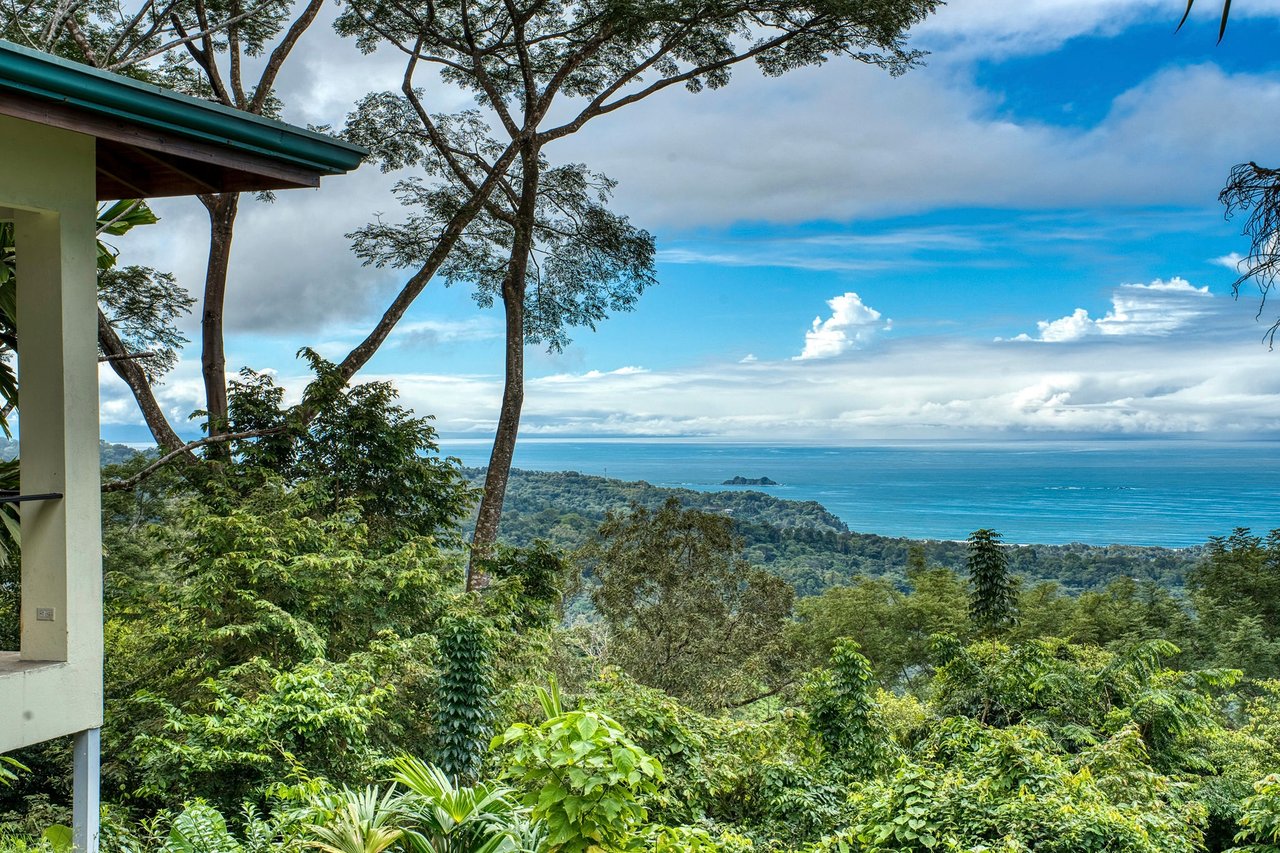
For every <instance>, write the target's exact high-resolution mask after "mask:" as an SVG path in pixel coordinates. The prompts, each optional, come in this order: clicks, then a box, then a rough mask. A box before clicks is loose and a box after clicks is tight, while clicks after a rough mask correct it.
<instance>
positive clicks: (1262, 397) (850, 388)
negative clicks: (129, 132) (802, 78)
mask: <svg viewBox="0 0 1280 853" xmlns="http://www.w3.org/2000/svg"><path fill="white" fill-rule="evenodd" d="M1180 299H1181V300H1186V304H1189V305H1191V306H1193V307H1195V306H1199V307H1201V308H1203V309H1204V310H1203V311H1202V313H1201V314H1199V315H1197V316H1196V317H1195V318H1194V322H1192V320H1193V318H1192V316H1191V315H1190V314H1189V313H1188V312H1187V310H1185V309H1180V308H1178V307H1177V306H1178V305H1179V304H1180V303H1179V302H1178V300H1180ZM831 303H832V304H831V313H830V315H829V316H827V317H826V318H822V317H820V318H818V324H817V329H816V331H818V332H820V333H821V332H823V331H824V328H823V327H824V326H825V325H826V324H828V323H830V322H832V321H834V320H836V319H837V318H843V319H844V322H845V324H846V326H847V328H845V329H844V335H845V337H844V342H845V344H844V348H843V350H842V351H841V352H839V353H832V354H829V355H827V357H823V358H807V359H798V358H794V359H788V358H780V359H774V360H769V359H764V358H756V359H754V360H745V359H744V360H742V361H736V360H734V359H732V358H728V357H726V358H723V359H719V360H711V361H708V362H705V363H700V364H697V365H689V366H683V367H675V368H668V369H653V368H646V367H645V366H643V365H639V364H629V365H624V366H620V367H617V368H615V369H595V370H578V371H565V370H560V371H557V372H555V373H553V374H550V375H543V376H538V375H530V376H529V378H528V379H527V381H526V397H525V407H524V412H525V414H524V419H523V422H522V427H521V432H522V434H525V435H543V436H556V435H566V436H568V435H685V436H688V435H694V436H711V437H724V438H736V439H745V438H752V439H758V438H759V437H760V436H762V435H786V436H787V437H788V438H791V439H795V440H831V439H834V440H839V439H845V438H849V439H853V438H887V437H911V436H918V437H934V438H937V437H947V436H953V437H963V436H975V435H982V436H999V435H1003V434H1009V433H1018V434H1062V435H1093V434H1125V435H1157V434H1162V433H1201V434H1213V435H1261V434H1275V433H1276V432H1277V431H1280V370H1277V369H1276V368H1277V365H1280V361H1277V359H1280V355H1278V354H1276V353H1272V352H1270V351H1268V349H1267V348H1266V347H1265V346H1263V345H1261V344H1259V343H1258V337H1257V334H1256V333H1255V332H1256V329H1257V326H1256V325H1255V324H1254V323H1253V312H1252V310H1251V309H1250V308H1249V307H1248V306H1242V305H1240V304H1238V303H1236V302H1234V301H1232V300H1226V299H1214V298H1212V297H1210V296H1208V294H1206V293H1204V292H1203V291H1202V290H1201V289H1200V288H1196V287H1194V286H1192V285H1191V284H1189V283H1187V282H1185V281H1181V280H1176V279H1175V280H1170V281H1167V282H1156V283H1154V284H1149V285H1128V286H1125V287H1121V288H1117V290H1116V299H1115V301H1114V303H1113V309H1112V310H1111V311H1109V312H1107V313H1106V315H1104V317H1103V318H1100V319H1098V320H1092V319H1091V322H1092V323H1093V324H1094V325H1095V326H1097V325H1098V324H1099V323H1102V322H1103V321H1104V320H1105V321H1106V326H1105V328H1108V329H1112V330H1114V329H1118V328H1122V327H1123V328H1127V329H1145V330H1146V331H1145V332H1143V333H1141V334H1132V333H1114V332H1103V331H1094V332H1091V333H1087V334H1084V335H1083V336H1081V337H1078V338H1076V339H1074V342H1073V345H1071V346H1047V345H1042V346H1029V345H1023V346H1011V345H1010V344H1009V343H1007V342H997V341H978V340H971V339H966V338H963V337H959V336H955V337H947V336H941V335H931V336H930V337H928V338H922V337H911V338H906V337H887V338H885V339H884V340H882V341H879V342H878V345H877V346H874V347H865V348H857V347H854V346H848V345H847V344H848V341H849V339H850V337H853V338H855V339H856V338H857V336H858V334H859V333H860V332H864V331H866V330H868V329H879V328H882V327H883V326H884V321H883V319H882V318H879V317H875V318H874V319H873V317H872V314H873V313H875V312H874V309H870V308H868V306H866V305H865V304H863V303H862V302H861V300H859V299H857V298H856V295H854V294H852V293H849V294H843V295H841V296H838V297H835V298H834V299H832V300H831ZM1157 306H1162V307H1161V308H1160V309H1159V311H1158V310H1157ZM1161 311H1163V313H1160V312H1161ZM1122 315H1123V318H1122ZM1086 316H1087V314H1086ZM1171 318H1177V319H1171ZM1126 323H1128V324H1130V325H1128V326H1127V327H1126V326H1125V324H1126ZM1175 323H1176V325H1172V326H1171V324H1175ZM1169 328H1173V329H1174V331H1175V332H1176V333H1174V334H1159V333H1155V332H1153V331H1152V330H1155V329H1169ZM810 331H811V332H813V331H815V329H811V330H810ZM815 346H817V344H815ZM307 379H308V377H307V376H306V375H305V374H304V373H303V372H302V371H301V370H299V371H297V372H296V374H294V375H291V376H281V377H280V378H279V381H280V383H281V384H282V385H283V386H285V387H286V388H287V389H288V391H289V393H288V399H289V400H296V399H297V395H298V393H299V392H300V390H301V389H302V388H303V387H304V386H305V384H306V381H307ZM361 379H362V380H363V381H373V380H378V379H388V380H391V381H392V382H393V383H394V384H395V386H396V387H397V389H398V390H399V391H400V393H401V400H402V402H403V403H404V405H406V406H409V407H411V408H413V409H414V410H415V411H417V412H418V413H420V414H424V415H425V414H433V415H435V416H436V418H437V420H436V422H435V423H436V426H437V427H438V428H439V429H440V430H441V431H442V432H445V433H449V434H472V435H490V434H491V433H492V430H493V428H494V424H495V421H496V418H497V413H498V409H499V406H500V403H501V399H502V381H501V377H500V376H499V375H497V374H496V373H484V374H478V373H472V374H458V375H453V374H448V373H444V372H441V373H412V372H404V373H396V374H385V373H371V374H369V375H362V376H361ZM128 393H129V392H128V390H127V389H126V388H124V386H123V385H122V384H120V383H119V382H118V380H115V379H114V377H113V376H110V375H109V374H108V373H106V372H105V371H104V381H103V421H104V423H110V424H126V423H138V422H139V418H138V415H137V413H136V409H132V408H131V406H130V405H129V403H128ZM201 393H202V392H201V386H200V383H199V369H198V365H196V364H183V365H180V367H179V370H178V371H176V372H175V375H174V376H173V377H171V379H170V381H169V382H168V383H166V385H165V386H163V387H162V388H161V389H160V394H159V396H160V401H161V405H162V406H163V407H164V408H165V410H166V412H169V413H170V414H171V415H172V416H173V417H174V418H175V421H176V422H177V423H188V422H187V421H186V420H185V418H186V415H187V414H188V413H190V412H191V410H192V409H194V408H197V407H199V406H200V405H201V404H202V398H201ZM188 431H190V430H188Z"/></svg>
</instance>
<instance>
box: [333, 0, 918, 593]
mask: <svg viewBox="0 0 1280 853" xmlns="http://www.w3.org/2000/svg"><path fill="white" fill-rule="evenodd" d="M937 5H938V3H937V0H876V2H868V1H867V0H823V2H819V3H811V2H791V0H783V2H776V1H775V0H768V2H745V3H725V2H721V0H694V2H654V3H615V2H609V0H583V2H555V3H546V2H543V0H482V2H457V0H451V2H444V3H440V2H436V0H426V2H421V0H419V2H408V3H404V2H399V0H396V2H390V0H356V2H353V3H349V4H347V5H346V7H345V8H344V11H343V14H342V15H341V16H340V18H339V20H338V28H339V30H340V31H341V32H343V33H345V34H348V35H351V36H354V37H355V38H356V39H357V43H358V44H359V45H360V46H361V48H362V49H364V50H375V49H377V48H379V47H383V46H389V47H391V48H394V49H396V50H399V51H401V52H402V53H403V54H404V55H405V57H406V61H405V72H404V77H403V81H402V85H401V88H400V91H399V92H398V93H391V92H388V93H383V94H381V95H379V96H377V97H375V98H371V99H366V101H365V102H364V103H363V104H362V105H361V108H360V109H359V110H357V112H356V113H355V114H354V116H353V118H352V120H350V121H349V122H348V129H349V133H351V135H352V136H353V138H356V139H359V140H360V141H362V142H364V143H365V144H367V145H369V146H370V147H371V148H373V149H374V151H375V152H376V154H377V156H378V157H379V158H380V159H381V161H382V163H383V166H384V168H388V169H391V168H401V167H405V166H418V167H421V168H423V169H425V170H426V171H427V172H428V174H429V175H430V176H431V177H433V178H434V179H436V181H437V182H438V183H437V184H436V185H435V187H434V188H433V189H431V190H430V191H426V190H425V189H424V188H423V187H422V185H420V184H415V183H413V182H407V183H402V184H401V186H400V187H399V189H398V192H399V195H400V197H401V200H402V201H403V202H406V203H408V204H409V205H410V206H412V207H413V208H414V210H415V211H416V213H415V214H414V215H413V216H411V217H410V219H409V221H408V222H407V223H406V224H405V225H404V226H403V227H394V228H391V229H387V228H385V227H384V226H382V225H381V224H374V225H373V226H370V228H368V229H366V230H364V231H362V232H361V233H360V234H359V235H357V248H358V250H359V251H360V252H361V254H362V255H363V256H364V257H365V259H366V260H367V261H369V262H371V263H375V264H392V265H396V266H400V267H405V268H409V269H414V270H415V272H414V273H413V274H412V276H411V277H410V278H409V280H408V281H407V282H406V284H405V286H404V289H403V290H402V292H401V294H400V295H399V296H398V297H397V299H396V301H395V302H394V303H393V306H392V308H391V309H389V310H388V312H387V314H386V315H385V316H384V318H383V320H382V321H381V322H380V323H379V324H378V326H377V327H375V329H374V331H373V332H372V333H371V334H370V336H369V337H368V339H367V340H366V341H365V343H363V344H361V346H360V347H357V348H356V350H353V353H352V356H355V355H356V354H357V353H362V352H364V351H365V350H370V351H371V350H372V349H374V348H376V347H377V346H378V344H379V343H380V342H381V340H383V339H385V337H386V335H387V334H388V333H389V331H390V328H391V327H392V326H393V325H394V324H395V322H396V321H397V320H398V319H399V317H400V316H402V315H403V312H404V309H405V308H407V306H408V304H409V303H410V302H412V300H413V299H414V298H415V297H416V296H417V294H418V293H420V292H421V291H422V289H423V288H424V287H425V286H426V284H427V283H428V282H429V281H430V280H431V279H432V277H433V276H435V275H436V274H438V273H441V272H443V273H445V274H446V276H447V277H452V278H455V279H461V280H466V281H470V282H472V283H474V284H475V286H476V294H477V298H478V300H479V301H480V303H481V304H482V305H484V304H489V303H491V302H495V301H497V300H498V299H499V298H500V299H501V301H502V305H503V310H504V312H505V315H506V355H505V368H504V384H503V401H502V407H501V410H500V412H499V417H498V426H497V433H496V436H495V440H494V445H493V451H492V453H491V456H490V463H489V467H488V471H487V474H486V480H485V490H484V495H483V498H482V500H481V505H480V511H479V517H478V519H477V523H476V528H475V534H474V538H473V548H474V551H475V553H477V554H480V555H483V554H484V553H485V551H487V550H488V549H489V548H490V547H491V546H492V544H493V543H494V542H495V541H496V540H497V535H498V525H499V521H500V519H501V513H502V503H503V500H504V497H505V492H506V485H507V478H508V475H509V472H510V467H511V458H512V454H513V452H514V447H515V442H516V437H517V433H518V430H519V422H520V415H521V411H522V407H523V403H524V384H523V376H524V361H523V347H524V345H525V343H526V342H536V341H546V342H548V343H550V344H552V346H555V345H557V343H558V342H559V341H560V340H561V339H560V337H559V334H560V330H562V329H563V328H565V327H567V326H573V325H587V326H592V325H594V323H595V322H597V321H598V320H600V319H603V317H604V316H605V311H606V309H611V310H617V309H619V308H625V307H629V304H630V302H631V301H632V300H634V297H635V296H636V295H638V293H639V291H640V290H641V289H642V288H643V286H644V285H645V284H647V283H648V282H649V281H650V279H651V271H650V264H651V260H652V249H651V245H650V240H649V238H648V235H647V234H644V233H643V232H639V231H636V230H635V229H632V228H631V227H630V226H628V225H627V224H626V222H625V220H623V219H620V218H618V217H614V216H612V215H610V214H608V213H607V211H605V210H604V208H603V207H602V206H601V205H600V204H599V203H594V202H593V203H591V204H589V205H585V206H584V205H583V204H581V203H580V202H574V203H572V204H570V205H569V206H568V208H567V209H561V208H560V207H559V206H560V204H561V203H562V202H561V201H559V200H558V199H557V196H563V194H564V190H563V187H564V184H565V181H570V182H571V184H572V185H573V186H575V187H579V188H585V187H591V188H594V189H595V191H596V192H597V198H600V199H601V200H602V198H603V197H602V196H601V195H600V193H601V192H602V191H604V190H607V188H608V186H609V185H608V184H607V183H606V182H605V181H604V179H602V178H600V177H599V176H596V175H594V174H593V173H591V172H589V171H588V170H586V169H585V168H584V167H582V166H572V167H554V166H551V165H550V164H549V162H548V160H547V157H546V151H547V150H548V148H549V146H551V145H552V144H553V143H555V142H557V141H558V140H561V139H564V138H566V137H568V136H571V135H572V134H574V133H577V132H578V131H579V130H581V129H582V128H583V127H585V126H586V125H587V124H588V123H589V122H591V121H593V120H595V119H597V118H600V117H602V116H605V115H608V114H610V113H613V112H616V111H618V110H620V109H622V108H624V107H627V106H629V105H631V104H635V103H637V102H639V101H642V100H644V99H646V98H648V97H649V96H651V95H654V94H657V93H658V92H661V91H664V90H666V89H670V88H673V87H676V86H682V87H684V88H685V89H687V90H689V91H691V92H698V91H701V90H703V89H706V88H711V89H715V88H720V87H722V86H724V85H726V84H727V83H728V82H729V79H730V75H731V72H732V70H733V68H734V67H735V66H737V65H739V64H741V63H744V62H754V63H755V64H756V65H757V66H758V67H759V68H760V70H761V71H763V72H764V73H765V74H767V75H770V76H777V75H781V74H784V73H786V72H787V71H790V70H793V69H795V68H799V67H803V66H809V65H817V64H820V63H823V62H825V61H827V60H828V59H830V58H832V57H838V56H845V57H850V58H853V59H855V60H858V61H862V62H867V63H870V64H874V65H878V66H880V67H883V68H885V69H887V70H889V71H890V72H891V73H901V72H903V71H905V70H906V69H907V68H909V67H910V66H911V65H913V64H915V63H916V62H917V60H918V59H919V54H918V53H917V52H915V51H911V50H908V49H907V47H906V45H905V37H906V35H905V34H906V31H907V29H908V28H909V27H910V26H912V25H913V24H915V23H917V22H918V21H920V20H921V19H923V18H924V17H925V16H926V15H928V14H929V13H930V12H932V11H933V9H934V8H935V7H936V6H937ZM421 69H432V70H436V71H438V72H439V74H440V77H441V79H442V80H443V81H444V82H445V83H447V84H450V85H454V86H459V87H461V88H463V89H464V90H466V91H469V92H471V93H473V94H474V95H475V97H476V101H477V104H478V106H479V108H480V109H478V110H472V111H467V112H464V113H461V114H455V115H440V114H437V113H435V112H433V111H432V107H431V105H430V101H429V99H428V98H427V96H426V91H425V89H424V88H423V85H424V84H423V82H422V81H421V80H420V79H419V77H418V75H419V71H420V70H421ZM562 101H563V102H566V103H563V104H562V103H561V102H562ZM494 126H496V127H497V130H494V129H493V127H494ZM575 193H576V195H577V197H578V198H585V194H584V193H583V192H582V191H581V190H580V189H575ZM549 208H551V209H549ZM553 211H554V216H553V220H554V221H555V222H558V223H561V224H565V223H566V222H567V224H568V225H569V226H570V231H569V234H568V235H565V234H564V233H563V228H562V227H561V226H560V225H552V226H550V227H548V225H547V217H548V216H549V215H551V214H552V213H553ZM459 247H462V251H461V255H460V256H458V257H456V258H455V255H454V250H455V249H457V248H459ZM475 247H482V248H481V249H479V250H477V249H476V248H475ZM582 252H586V255H585V256H582V255H581V254H579V253H582ZM571 286H576V287H577V288H578V290H577V292H576V293H575V292H574V290H573V289H572V287H571ZM584 309H585V310H584ZM362 348H364V349H362ZM352 356H349V357H348V358H351V357H352ZM473 580H474V579H473Z"/></svg>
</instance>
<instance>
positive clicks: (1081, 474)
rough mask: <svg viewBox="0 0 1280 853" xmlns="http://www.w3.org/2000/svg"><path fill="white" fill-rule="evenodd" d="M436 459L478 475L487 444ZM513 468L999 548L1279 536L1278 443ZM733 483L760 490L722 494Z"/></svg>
mask: <svg viewBox="0 0 1280 853" xmlns="http://www.w3.org/2000/svg"><path fill="white" fill-rule="evenodd" d="M441 449H442V451H443V452H444V453H446V454H449V455H453V456H457V457H459V458H460V459H462V461H463V462H464V463H465V464H467V465H473V466H483V465H485V464H487V462H488V455H489V443H488V441H486V440H480V439H447V440H443V441H442V442H441ZM515 467H517V468H527V469H532V470H538V471H578V472H580V473H583V474H596V475H599V476H602V477H613V478H615V479H620V480H646V481H648V482H649V483H652V484H653V485H655V486H671V487H681V488H688V489H697V490H702V491H714V490H724V489H734V488H737V489H743V488H755V489H757V490H759V491H763V492H766V493H767V494H770V495H773V496H775V497H779V498H784V499H788V500H812V501H817V502H819V503H821V504H822V505H823V506H825V507H826V508H827V509H828V510H830V511H831V512H833V513H835V514H836V515H837V516H839V517H840V518H841V519H842V520H843V521H844V522H845V523H846V524H848V525H849V527H850V529H852V530H855V531H858V532H862V533H877V534H881V535H884V536H906V537H910V538H913V539H963V538H965V537H966V536H968V534H969V533H970V532H971V531H973V530H976V529H978V528H980V527H989V528H993V529H995V530H998V531H999V532H1000V533H1002V534H1004V538H1005V541H1006V542H1018V543H1037V544H1065V543H1069V542H1083V543H1087V544H1091V545H1109V544H1130V545H1161V546H1165V547H1185V546H1189V545H1201V544H1204V542H1205V541H1206V540H1207V539H1208V538H1209V537H1210V536H1225V535H1227V534H1229V533H1231V531H1232V530H1233V529H1234V528H1236V527H1250V528H1252V529H1253V530H1254V532H1255V533H1259V534H1265V533H1266V532H1267V531H1269V530H1271V529H1272V528H1277V527H1280V442H1271V441H1248V442H1230V443H1228V442H1220V443H1208V442H1196V441H1175V440H1164V441H1124V440H1110V441H1054V442H1048V441H1041V442H1021V441H1008V442H1002V443H982V444H978V443H970V442H939V441H903V442H885V443H865V444H853V445H848V446H839V447H822V446H800V445H772V444H726V443H714V442H706V441H683V440H625V441H624V440H560V439H537V438H534V439H522V440H521V441H520V443H519V445H518V446H517V449H516V456H515ZM735 476H742V477H748V478H760V477H768V478H769V479H771V480H775V481H777V482H778V483H779V485H777V486H769V487H759V486H756V487H742V486H739V487H733V486H725V485H722V483H723V482H724V481H725V480H728V479H730V478H732V477H735Z"/></svg>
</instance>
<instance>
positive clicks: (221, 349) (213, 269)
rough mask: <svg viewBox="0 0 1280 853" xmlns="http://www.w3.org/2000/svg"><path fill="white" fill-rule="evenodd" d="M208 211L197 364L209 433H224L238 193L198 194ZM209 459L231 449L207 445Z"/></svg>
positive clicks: (226, 455) (219, 456)
mask: <svg viewBox="0 0 1280 853" xmlns="http://www.w3.org/2000/svg"><path fill="white" fill-rule="evenodd" d="M200 200H201V201H202V202H204V206H205V208H206V209H208V211H209V264H208V266H207V267H206V269H205V278H204V310H203V313H202V314H201V316H200V364H201V368H202V370H203V373H204V394H205V411H206V412H208V418H209V428H208V434H209V436H210V437H211V438H212V437H214V436H219V435H224V434H225V433H226V432H227V429H228V424H227V351H226V344H225V342H224V340H223V318H224V316H225V314H226V311H225V306H226V298H227V272H228V269H229V266H230V263H231V238H232V236H233V235H234V234H235V227H236V211H237V209H238V208H239V205H240V195H239V193H222V194H220V195H211V196H201V197H200ZM207 452H208V455H209V456H210V457H211V458H221V459H225V458H227V457H228V456H229V455H230V452H231V448H229V447H227V446H226V444H225V443H223V442H218V443H214V444H210V445H209V448H208V451H207Z"/></svg>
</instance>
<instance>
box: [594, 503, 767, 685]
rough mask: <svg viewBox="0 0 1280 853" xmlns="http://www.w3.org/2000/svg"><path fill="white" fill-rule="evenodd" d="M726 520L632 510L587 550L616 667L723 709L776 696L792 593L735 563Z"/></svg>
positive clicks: (613, 518)
mask: <svg viewBox="0 0 1280 853" xmlns="http://www.w3.org/2000/svg"><path fill="white" fill-rule="evenodd" d="M737 550H738V544H737V542H736V541H735V540H734V538H733V535H732V524H731V522H730V521H729V519H727V518H724V517H723V516H714V515H710V514H708V513H704V512H698V511H695V510H684V509H681V508H680V506H679V504H678V503H677V502H676V501H675V500H674V499H672V500H669V501H667V503H665V504H664V505H663V506H662V508H661V509H659V510H658V511H657V512H650V511H649V510H646V509H644V508H643V507H634V508H633V509H632V510H631V511H630V512H629V513H626V514H617V515H610V516H608V517H607V519H606V521H605V523H604V524H603V525H601V527H600V536H599V540H598V541H597V542H595V543H593V544H592V545H590V546H589V547H588V548H587V549H585V550H584V551H583V557H584V560H585V566H586V570H587V571H588V572H589V573H590V574H591V576H592V578H593V580H594V582H595V587H594V589H593V590H592V593H591V598H592V601H593V602H594V603H595V606H596V608H597V610H598V611H599V613H600V615H601V617H602V618H603V619H604V621H605V624H606V625H607V626H608V629H609V659H610V661H611V662H613V663H616V664H618V665H619V666H621V667H622V668H623V669H625V670H626V671H627V672H628V673H630V674H631V675H632V676H633V677H634V678H636V679H637V680H639V681H640V682H642V683H644V684H649V685H652V686H654V687H659V688H661V689H663V690H665V691H666V692H668V693H670V694H671V695H673V696H676V697H678V698H680V699H682V700H683V701H685V702H686V703H687V704H691V705H694V706H696V707H701V708H723V707H726V706H730V705H734V704H741V703H744V702H746V701H750V699H751V697H753V696H754V695H757V694H759V693H762V692H768V691H770V690H772V689H774V688H775V687H776V686H777V684H778V682H779V681H780V680H785V679H786V678H787V677H788V676H789V675H790V673H788V672H786V671H785V668H784V669H783V670H782V671H779V668H778V667H779V665H778V662H777V657H778V655H779V652H780V649H781V643H782V639H783V628H784V624H785V621H786V619H787V618H788V616H789V615H790V613H791V602H792V592H791V588H790V587H789V586H787V584H786V583H785V582H784V581H782V580H780V579H779V578H777V577H775V576H773V575H771V574H770V573H768V572H766V571H764V570H762V569H759V568H756V567H754V566H752V565H750V564H749V563H747V562H746V561H745V560H742V559H740V558H739V557H738V556H737Z"/></svg>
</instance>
